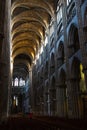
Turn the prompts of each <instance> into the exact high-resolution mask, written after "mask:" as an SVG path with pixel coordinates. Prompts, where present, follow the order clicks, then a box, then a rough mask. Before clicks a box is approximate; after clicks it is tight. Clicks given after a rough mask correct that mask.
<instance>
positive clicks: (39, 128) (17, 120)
mask: <svg viewBox="0 0 87 130" xmlns="http://www.w3.org/2000/svg"><path fill="white" fill-rule="evenodd" d="M86 123H87V120H83V119H65V118H58V117H49V116H33V117H32V118H29V117H28V116H18V117H17V116H13V117H9V118H8V119H7V120H6V121H5V122H2V123H1V124H0V130H87V124H86Z"/></svg>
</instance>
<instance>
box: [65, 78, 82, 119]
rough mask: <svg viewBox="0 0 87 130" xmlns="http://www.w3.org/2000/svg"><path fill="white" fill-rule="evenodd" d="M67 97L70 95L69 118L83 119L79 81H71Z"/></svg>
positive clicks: (68, 83) (69, 81)
mask: <svg viewBox="0 0 87 130" xmlns="http://www.w3.org/2000/svg"><path fill="white" fill-rule="evenodd" d="M67 95H68V117H69V118H81V117H82V116H83V112H82V101H81V98H80V94H79V81H78V79H70V80H68V82H67Z"/></svg>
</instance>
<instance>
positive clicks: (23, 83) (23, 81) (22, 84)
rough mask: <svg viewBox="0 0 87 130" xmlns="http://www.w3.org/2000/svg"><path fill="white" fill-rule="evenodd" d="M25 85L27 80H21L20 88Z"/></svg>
mask: <svg viewBox="0 0 87 130" xmlns="http://www.w3.org/2000/svg"><path fill="white" fill-rule="evenodd" d="M24 85H25V80H23V79H22V78H20V81H19V86H24Z"/></svg>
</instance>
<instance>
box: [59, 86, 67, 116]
mask: <svg viewBox="0 0 87 130" xmlns="http://www.w3.org/2000/svg"><path fill="white" fill-rule="evenodd" d="M56 92H57V115H58V116H60V117H67V95H66V86H65V85H58V86H57V91H56Z"/></svg>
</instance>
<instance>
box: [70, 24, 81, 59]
mask: <svg viewBox="0 0 87 130" xmlns="http://www.w3.org/2000/svg"><path fill="white" fill-rule="evenodd" d="M79 49H80V44H79V36H78V28H77V27H76V25H74V24H71V26H70V30H69V35H68V56H69V57H71V56H72V55H73V54H75V53H76V52H77V51H78V50H79Z"/></svg>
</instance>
